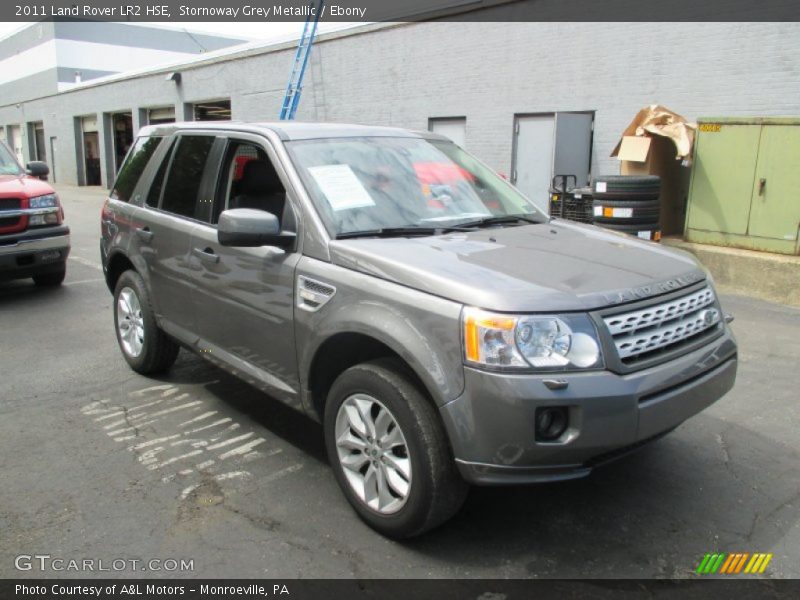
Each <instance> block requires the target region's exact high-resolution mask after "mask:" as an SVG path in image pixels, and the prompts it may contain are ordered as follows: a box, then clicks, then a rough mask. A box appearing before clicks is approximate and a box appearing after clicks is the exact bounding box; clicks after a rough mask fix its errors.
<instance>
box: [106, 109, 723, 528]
mask: <svg viewBox="0 0 800 600" xmlns="http://www.w3.org/2000/svg"><path fill="white" fill-rule="evenodd" d="M100 248H101V254H102V261H103V266H104V270H105V275H106V278H107V281H108V286H109V288H110V289H111V290H112V291H113V293H114V299H115V301H114V317H115V325H116V333H117V337H118V340H119V344H120V347H121V349H122V353H123V355H124V357H125V359H126V360H127V361H128V363H129V364H130V366H131V367H132V368H133V369H134V370H136V371H138V372H140V373H154V372H158V371H163V370H166V369H168V368H169V367H170V365H171V364H172V363H173V362H174V360H175V357H176V355H177V353H178V348H179V346H182V347H184V348H187V349H189V350H191V351H194V352H197V353H199V354H200V355H201V356H203V357H205V358H207V359H209V360H211V361H212V362H214V363H215V364H217V365H219V366H221V367H223V368H225V369H227V370H229V371H232V372H234V373H236V374H238V375H239V376H241V377H244V378H245V379H246V380H247V381H249V382H250V383H252V384H254V385H257V386H259V387H261V388H262V389H264V390H265V391H266V392H268V393H269V394H270V395H272V396H274V397H275V398H278V399H280V400H282V401H284V402H286V403H288V404H289V405H291V406H293V407H295V408H297V409H299V410H302V411H304V412H306V413H307V414H308V415H310V416H311V417H312V418H314V419H317V420H319V421H321V422H322V423H323V427H324V433H325V440H326V447H327V450H328V454H329V457H330V461H331V464H332V466H333V470H334V473H335V476H336V478H337V480H338V482H339V484H340V486H341V488H342V490H343V491H344V494H345V496H346V497H347V499H348V500H349V501H350V503H351V504H352V505H353V507H354V508H355V510H356V511H357V512H358V514H359V515H360V516H361V517H362V518H363V519H364V520H365V521H366V522H367V523H368V524H369V525H371V526H372V527H374V528H375V529H377V530H378V531H380V532H382V533H384V534H386V535H389V536H392V537H408V536H412V535H416V534H419V533H421V532H423V531H426V530H428V529H430V528H432V527H434V526H436V525H438V524H440V523H442V522H443V521H445V520H446V519H447V518H448V517H450V516H451V515H453V514H454V513H455V512H456V511H457V510H458V508H459V507H460V506H461V504H462V502H463V500H464V497H465V495H466V490H467V488H468V484H514V483H528V482H547V481H555V480H561V479H567V478H573V477H580V476H584V475H586V474H588V473H589V472H590V471H591V469H592V468H593V467H594V466H596V465H598V464H600V463H602V462H605V461H607V460H609V459H611V458H615V457H618V456H620V455H622V454H624V453H625V452H627V451H629V450H632V449H634V448H637V447H639V446H641V445H643V444H644V443H646V442H648V441H650V440H653V439H655V438H657V437H659V436H661V435H663V434H664V433H666V432H669V431H670V430H672V429H674V428H675V427H677V426H678V425H679V424H680V423H682V422H683V421H684V420H686V419H687V418H689V417H691V416H692V415H694V414H696V413H697V412H699V411H701V410H703V409H704V408H706V407H707V406H709V405H710V404H712V403H713V402H715V401H716V400H717V399H719V398H720V397H721V396H722V395H723V394H725V393H726V392H727V391H728V390H730V389H731V387H732V386H733V383H734V379H735V376H736V366H737V358H736V352H737V350H736V344H735V341H734V338H733V336H732V334H731V331H730V328H729V327H728V325H727V323H726V319H725V318H724V317H723V314H722V312H721V308H720V305H719V301H718V299H717V297H716V294H715V291H714V286H713V284H712V282H711V280H710V278H709V276H708V274H707V273H706V272H705V270H704V269H703V268H702V267H701V266H700V265H699V264H698V263H697V262H696V261H695V260H694V259H693V258H692V257H691V256H689V255H688V254H685V253H682V252H678V251H675V250H670V249H666V248H663V247H660V246H659V245H657V244H653V243H650V242H643V241H640V240H637V239H634V238H631V237H627V236H624V235H621V234H616V233H613V232H609V231H604V230H602V229H599V228H596V227H593V226H589V225H581V224H577V223H572V222H568V221H561V220H555V219H550V218H548V217H547V216H546V215H545V214H543V213H542V212H540V211H539V210H537V209H536V208H535V207H534V206H533V205H532V204H531V202H530V201H529V200H528V199H526V198H525V197H523V196H522V195H520V193H519V192H517V191H516V190H515V189H514V188H513V187H512V186H511V185H509V184H508V183H507V182H505V181H504V180H503V179H502V178H500V177H498V176H497V175H496V174H495V173H494V172H493V171H492V170H490V169H489V168H487V167H486V166H484V165H483V164H481V163H480V162H478V161H477V160H476V159H475V158H473V157H472V156H470V155H469V154H467V153H466V152H464V151H463V150H461V149H460V148H459V147H457V146H456V145H454V144H453V143H451V142H450V141H448V140H446V139H445V138H443V137H440V136H437V135H435V134H432V133H427V132H425V133H413V132H409V131H404V130H399V129H390V128H380V127H362V126H347V125H333V124H304V123H285V122H283V123H279V124H236V123H220V124H215V125H211V124H206V123H196V124H177V125H167V126H154V127H147V128H144V129H143V130H142V132H141V135H140V137H139V139H138V140H137V142H136V144H135V145H134V147H133V148H132V149H131V151H130V152H129V155H128V157H127V159H126V162H125V164H124V166H123V168H122V170H121V172H120V174H119V177H118V179H117V181H116V184H115V186H114V188H113V190H112V192H111V194H110V197H109V199H108V201H107V202H106V204H105V205H104V207H103V212H102V240H101V245H100Z"/></svg>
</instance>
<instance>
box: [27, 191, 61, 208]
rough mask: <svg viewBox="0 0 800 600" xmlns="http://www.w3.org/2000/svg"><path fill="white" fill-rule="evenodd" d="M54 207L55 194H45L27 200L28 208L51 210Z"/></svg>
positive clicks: (56, 202)
mask: <svg viewBox="0 0 800 600" xmlns="http://www.w3.org/2000/svg"><path fill="white" fill-rule="evenodd" d="M54 206H58V198H56V195H55V194H45V195H44V196H36V198H31V199H30V200H28V207H29V208H52V207H54Z"/></svg>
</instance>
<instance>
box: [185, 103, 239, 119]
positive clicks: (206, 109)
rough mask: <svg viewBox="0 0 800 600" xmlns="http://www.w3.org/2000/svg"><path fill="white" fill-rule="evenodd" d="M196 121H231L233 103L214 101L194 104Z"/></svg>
mask: <svg viewBox="0 0 800 600" xmlns="http://www.w3.org/2000/svg"><path fill="white" fill-rule="evenodd" d="M194 120H195V121H230V120H231V101H230V100H213V101H208V102H196V103H195V104H194Z"/></svg>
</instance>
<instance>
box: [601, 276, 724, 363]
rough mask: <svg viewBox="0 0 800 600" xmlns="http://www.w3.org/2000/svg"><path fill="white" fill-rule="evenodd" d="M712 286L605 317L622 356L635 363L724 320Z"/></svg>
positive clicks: (621, 358) (618, 351)
mask: <svg viewBox="0 0 800 600" xmlns="http://www.w3.org/2000/svg"><path fill="white" fill-rule="evenodd" d="M715 302H716V298H715V297H714V292H713V291H712V290H711V288H708V287H706V288H703V289H702V290H699V291H697V292H693V293H691V294H688V295H686V296H683V297H682V298H678V299H677V300H671V301H669V302H664V303H663V304H656V305H654V306H649V307H647V308H644V309H641V310H635V311H632V312H627V313H620V314H616V315H611V316H608V317H604V318H603V321H605V324H606V327H607V328H608V331H609V333H611V336H612V337H613V338H614V345H615V346H616V348H617V353H618V354H619V358H620V360H622V362H623V363H631V362H633V361H635V360H638V359H641V358H644V357H646V356H649V355H651V354H652V353H655V352H658V351H664V350H667V349H672V348H673V347H675V346H677V345H679V344H681V343H683V342H686V341H688V340H689V339H690V338H693V337H695V336H697V335H698V334H701V333H703V332H704V331H706V330H707V329H710V328H711V327H714V326H716V325H717V324H718V323H719V322H720V313H719V311H718V310H717V309H716V307H715Z"/></svg>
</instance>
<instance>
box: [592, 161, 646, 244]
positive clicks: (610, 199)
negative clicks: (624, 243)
mask: <svg viewBox="0 0 800 600" xmlns="http://www.w3.org/2000/svg"><path fill="white" fill-rule="evenodd" d="M592 189H593V193H594V200H593V202H592V212H593V215H594V222H595V224H596V225H599V226H600V227H605V228H606V229H611V230H613V231H620V232H623V233H628V234H630V235H635V236H636V237H639V238H642V239H645V240H652V241H655V242H657V241H659V240H660V239H661V228H660V225H659V221H660V219H661V203H660V200H659V196H660V195H661V178H660V177H658V176H656V175H641V176H639V175H637V176H632V175H607V176H602V177H597V178H595V180H594V183H593V184H592Z"/></svg>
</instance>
